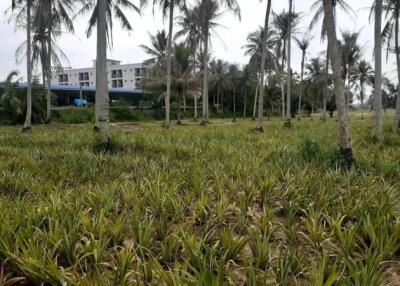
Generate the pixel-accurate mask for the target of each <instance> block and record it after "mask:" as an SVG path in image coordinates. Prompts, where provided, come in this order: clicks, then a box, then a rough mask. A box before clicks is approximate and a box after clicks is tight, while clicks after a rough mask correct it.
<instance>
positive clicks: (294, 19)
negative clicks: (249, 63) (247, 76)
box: [273, 11, 300, 120]
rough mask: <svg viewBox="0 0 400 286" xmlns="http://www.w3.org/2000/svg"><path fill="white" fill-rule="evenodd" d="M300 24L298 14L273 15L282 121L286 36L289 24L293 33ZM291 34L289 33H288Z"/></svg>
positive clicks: (283, 117)
mask: <svg viewBox="0 0 400 286" xmlns="http://www.w3.org/2000/svg"><path fill="white" fill-rule="evenodd" d="M299 22H300V14H299V13H294V12H293V13H289V12H285V11H283V12H281V13H280V14H274V21H273V23H274V26H275V29H276V31H277V34H278V38H279V39H280V41H279V42H278V44H277V45H276V54H277V58H278V59H280V60H281V63H280V82H281V93H282V119H283V120H284V119H285V118H286V111H285V76H284V75H285V64H286V63H287V55H288V53H287V44H288V41H287V39H288V35H289V29H288V27H289V24H290V27H291V30H292V31H294V30H295V27H296V26H297V25H298V24H299ZM290 34H291V33H290Z"/></svg>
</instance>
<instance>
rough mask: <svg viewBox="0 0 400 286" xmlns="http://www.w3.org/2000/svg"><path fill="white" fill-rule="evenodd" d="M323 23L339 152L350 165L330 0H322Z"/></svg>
mask: <svg viewBox="0 0 400 286" xmlns="http://www.w3.org/2000/svg"><path fill="white" fill-rule="evenodd" d="M323 8H324V23H325V27H326V31H327V36H328V46H329V51H330V58H331V61H332V69H333V76H334V82H335V96H336V105H337V110H338V121H339V136H340V152H341V154H342V155H343V157H344V158H345V160H346V162H347V163H348V164H349V165H350V164H352V163H353V160H354V159H353V149H352V146H351V139H350V130H349V122H348V115H347V110H346V102H345V96H344V82H343V76H342V68H341V55H340V50H339V47H338V40H337V36H336V23H335V17H334V9H333V4H332V0H323Z"/></svg>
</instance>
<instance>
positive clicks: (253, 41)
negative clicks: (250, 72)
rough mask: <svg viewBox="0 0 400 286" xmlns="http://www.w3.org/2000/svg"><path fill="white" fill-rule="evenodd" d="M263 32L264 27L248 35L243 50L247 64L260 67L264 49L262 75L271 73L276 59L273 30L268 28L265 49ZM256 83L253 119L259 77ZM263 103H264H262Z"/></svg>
mask: <svg viewBox="0 0 400 286" xmlns="http://www.w3.org/2000/svg"><path fill="white" fill-rule="evenodd" d="M264 31H265V30H264V27H259V29H258V30H256V31H254V32H252V33H250V34H249V35H248V36H247V44H246V45H244V46H243V48H244V49H245V52H244V54H245V55H246V56H250V60H249V64H250V65H253V66H260V65H261V61H262V54H263V48H264V49H265V50H264V52H265V65H264V73H265V71H269V72H270V71H272V70H273V69H274V67H275V61H276V57H275V55H274V52H273V49H274V48H275V46H276V43H277V41H278V40H277V37H276V32H275V30H273V29H271V28H270V27H268V33H267V39H266V43H265V47H264V45H263V41H264V39H265V37H264ZM267 63H268V65H267ZM260 71H261V70H260ZM257 74H258V72H257ZM257 81H258V84H257V86H256V93H255V96H254V111H253V118H254V119H255V116H256V115H255V113H256V106H257V100H258V92H259V86H260V84H261V82H260V80H259V76H257ZM262 101H263V100H262ZM263 103H264V101H263ZM261 115H263V114H261ZM262 117H263V116H262ZM261 121H262V118H261Z"/></svg>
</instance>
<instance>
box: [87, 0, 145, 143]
mask: <svg viewBox="0 0 400 286" xmlns="http://www.w3.org/2000/svg"><path fill="white" fill-rule="evenodd" d="M122 8H128V9H130V10H133V11H135V12H137V13H138V14H140V10H139V8H138V7H137V6H136V5H134V4H133V3H132V2H131V1H129V0H120V1H110V0H96V1H92V0H85V3H84V5H83V7H82V8H81V10H80V12H79V13H80V14H84V13H86V12H88V11H92V13H91V16H90V19H89V26H88V29H87V31H86V35H87V37H90V36H91V34H92V32H93V29H94V27H95V26H97V56H96V95H95V96H96V106H95V108H96V123H95V130H96V131H98V132H100V134H101V135H102V136H101V137H102V141H103V143H107V142H108V141H109V140H110V137H109V134H108V123H109V121H110V115H109V97H108V79H107V43H108V44H109V45H110V46H111V45H112V31H113V17H112V14H111V13H113V14H114V15H115V17H117V18H118V19H119V20H120V22H121V25H122V28H124V29H127V30H129V31H131V30H132V26H131V24H130V22H129V20H128V18H127V17H126V15H125V14H124V12H123V10H122Z"/></svg>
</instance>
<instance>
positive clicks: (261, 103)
mask: <svg viewBox="0 0 400 286" xmlns="http://www.w3.org/2000/svg"><path fill="white" fill-rule="evenodd" d="M270 13H271V0H268V2H267V11H266V13H265V22H264V33H263V39H262V41H263V43H262V55H261V69H260V95H259V98H258V128H259V129H260V131H262V130H263V126H262V123H263V119H264V90H265V86H264V84H265V82H264V80H265V64H266V60H267V40H268V25H269V14H270Z"/></svg>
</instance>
